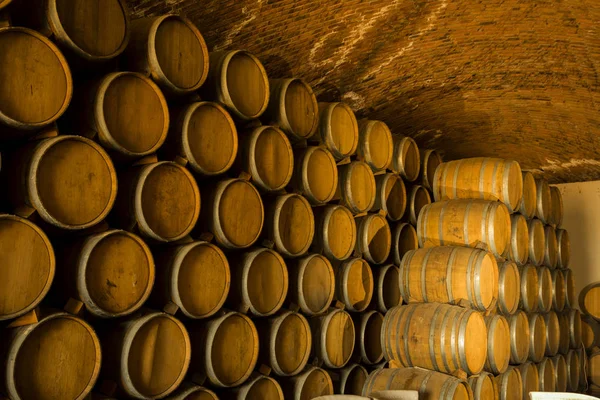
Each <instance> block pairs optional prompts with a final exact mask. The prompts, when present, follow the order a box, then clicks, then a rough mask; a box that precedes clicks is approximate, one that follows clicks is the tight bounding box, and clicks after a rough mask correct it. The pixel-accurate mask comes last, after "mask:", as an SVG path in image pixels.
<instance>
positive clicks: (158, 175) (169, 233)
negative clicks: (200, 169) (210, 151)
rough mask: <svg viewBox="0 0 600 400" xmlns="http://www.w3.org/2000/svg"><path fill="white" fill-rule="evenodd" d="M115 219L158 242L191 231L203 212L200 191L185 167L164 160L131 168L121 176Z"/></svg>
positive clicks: (170, 240) (177, 237)
mask: <svg viewBox="0 0 600 400" xmlns="http://www.w3.org/2000/svg"><path fill="white" fill-rule="evenodd" d="M115 211H116V213H115V216H114V217H115V218H114V220H115V222H117V223H118V224H119V225H120V226H124V227H126V228H128V229H131V228H132V227H134V226H137V228H138V229H139V231H140V234H141V235H142V236H144V237H146V238H149V239H151V240H154V241H157V242H173V241H176V240H179V239H181V238H183V237H185V236H186V235H187V234H189V233H190V232H191V231H192V229H193V228H194V226H195V225H196V221H198V216H199V215H200V191H199V189H198V184H197V183H196V180H195V179H194V177H193V176H192V174H191V173H190V172H189V171H188V170H187V169H186V168H185V167H183V166H181V165H179V164H177V163H175V162H170V161H160V162H155V163H151V164H146V165H141V166H136V167H134V168H130V169H129V170H128V171H127V172H126V173H124V174H122V175H120V176H119V195H118V197H117V204H116V207H115Z"/></svg>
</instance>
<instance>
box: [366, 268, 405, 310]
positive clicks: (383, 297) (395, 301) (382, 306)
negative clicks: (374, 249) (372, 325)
mask: <svg viewBox="0 0 600 400" xmlns="http://www.w3.org/2000/svg"><path fill="white" fill-rule="evenodd" d="M373 277H374V279H375V293H374V295H375V301H376V308H377V310H379V312H381V313H384V314H385V313H386V312H388V311H389V309H390V308H392V307H396V306H399V305H401V304H402V296H401V294H400V289H399V279H400V270H399V269H398V267H397V266H395V265H394V264H387V265H384V266H381V267H378V268H375V270H374V271H373Z"/></svg>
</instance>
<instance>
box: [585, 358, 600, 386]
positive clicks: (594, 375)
mask: <svg viewBox="0 0 600 400" xmlns="http://www.w3.org/2000/svg"><path fill="white" fill-rule="evenodd" d="M587 376H588V379H589V381H590V383H592V384H594V385H596V386H600V350H599V349H595V350H594V351H592V352H591V353H590V356H589V358H588V370H587Z"/></svg>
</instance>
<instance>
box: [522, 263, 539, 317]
mask: <svg viewBox="0 0 600 400" xmlns="http://www.w3.org/2000/svg"><path fill="white" fill-rule="evenodd" d="M519 272H520V278H521V297H520V300H519V308H521V309H523V310H525V311H527V312H535V311H537V309H538V303H539V299H538V298H539V293H540V284H539V278H538V271H537V269H536V268H535V267H534V266H533V265H530V264H527V265H524V266H523V267H521V268H519Z"/></svg>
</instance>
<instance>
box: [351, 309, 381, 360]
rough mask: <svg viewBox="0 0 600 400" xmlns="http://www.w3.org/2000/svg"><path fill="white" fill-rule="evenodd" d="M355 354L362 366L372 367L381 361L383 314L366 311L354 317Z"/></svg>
mask: <svg viewBox="0 0 600 400" xmlns="http://www.w3.org/2000/svg"><path fill="white" fill-rule="evenodd" d="M354 325H355V328H356V344H355V348H356V350H355V351H356V353H357V355H358V357H360V362H361V363H362V364H367V365H373V364H377V363H379V362H380V361H381V360H383V350H382V349H381V339H380V338H381V327H382V325H383V314H381V313H380V312H378V311H373V310H372V311H367V312H365V313H363V314H360V315H359V316H357V317H356V322H355V324H354Z"/></svg>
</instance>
